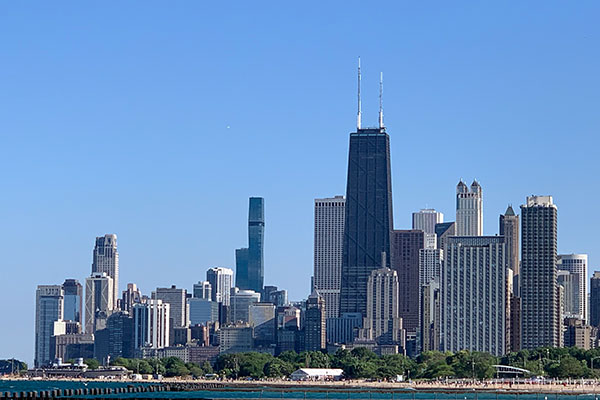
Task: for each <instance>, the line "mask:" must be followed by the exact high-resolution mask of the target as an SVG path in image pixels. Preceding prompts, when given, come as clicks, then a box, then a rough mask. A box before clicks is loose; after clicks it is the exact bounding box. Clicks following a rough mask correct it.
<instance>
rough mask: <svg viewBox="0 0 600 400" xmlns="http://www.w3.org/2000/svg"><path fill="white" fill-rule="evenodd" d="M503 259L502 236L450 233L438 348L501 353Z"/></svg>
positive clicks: (504, 272)
mask: <svg viewBox="0 0 600 400" xmlns="http://www.w3.org/2000/svg"><path fill="white" fill-rule="evenodd" d="M506 282H507V280H506V264H505V261H504V238H503V237H502V236H477V237H473V236H470V237H466V236H462V237H461V236H454V237H449V238H448V240H447V242H446V249H445V252H444V268H443V275H442V284H441V286H442V287H441V293H442V302H441V304H442V306H441V308H442V324H441V338H442V339H441V349H442V351H452V352H457V351H460V350H471V351H485V352H488V353H490V354H494V355H496V356H500V355H504V350H505V345H506V341H505V340H506V338H505V333H506V315H505V307H506V306H505V304H506Z"/></svg>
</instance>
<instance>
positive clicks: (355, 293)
mask: <svg viewBox="0 0 600 400" xmlns="http://www.w3.org/2000/svg"><path fill="white" fill-rule="evenodd" d="M358 76H359V78H358V79H359V103H358V104H359V105H358V121H357V129H356V132H353V133H351V134H350V150H349V155H348V181H347V186H346V222H345V223H346V225H345V230H344V243H343V259H342V280H341V293H340V313H348V312H360V313H362V314H363V315H365V313H366V307H367V280H368V279H369V276H370V274H371V271H373V270H375V269H379V268H381V267H383V266H384V265H381V264H382V259H383V260H385V263H386V266H389V265H390V254H391V251H390V232H391V230H392V183H391V171H390V138H389V136H388V134H387V133H386V131H385V127H384V126H383V113H382V109H381V107H380V117H379V127H378V128H366V129H363V128H361V117H360V113H361V111H360V62H359V69H358ZM380 104H381V103H380ZM382 253H385V257H382Z"/></svg>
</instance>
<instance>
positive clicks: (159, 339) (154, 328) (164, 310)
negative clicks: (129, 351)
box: [133, 300, 170, 349]
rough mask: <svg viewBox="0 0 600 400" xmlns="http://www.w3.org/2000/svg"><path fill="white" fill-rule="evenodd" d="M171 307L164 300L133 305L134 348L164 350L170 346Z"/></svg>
mask: <svg viewBox="0 0 600 400" xmlns="http://www.w3.org/2000/svg"><path fill="white" fill-rule="evenodd" d="M169 311H170V307H169V304H168V303H163V301H162V300H148V301H147V302H146V303H138V304H134V305H133V330H134V335H133V336H134V347H135V348H136V349H139V348H142V347H146V348H153V349H162V348H164V347H167V346H169V328H170V324H169V318H170V313H169Z"/></svg>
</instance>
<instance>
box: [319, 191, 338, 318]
mask: <svg viewBox="0 0 600 400" xmlns="http://www.w3.org/2000/svg"><path fill="white" fill-rule="evenodd" d="M345 213H346V199H345V198H344V196H335V197H333V198H325V199H315V238H314V240H315V243H314V274H313V276H314V286H315V287H314V288H315V289H317V291H318V292H319V293H320V294H321V296H323V298H324V299H325V314H326V316H327V318H335V317H337V316H338V315H339V311H340V286H341V279H342V255H343V248H344V245H343V244H344V221H345V218H346V215H345Z"/></svg>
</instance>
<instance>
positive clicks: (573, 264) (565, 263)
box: [556, 254, 588, 320]
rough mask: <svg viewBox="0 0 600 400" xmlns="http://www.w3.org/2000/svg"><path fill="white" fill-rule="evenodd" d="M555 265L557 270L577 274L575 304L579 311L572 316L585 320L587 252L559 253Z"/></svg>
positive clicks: (586, 307)
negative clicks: (576, 297)
mask: <svg viewBox="0 0 600 400" xmlns="http://www.w3.org/2000/svg"><path fill="white" fill-rule="evenodd" d="M556 267H557V268H558V269H559V270H563V271H568V272H570V273H571V274H577V277H578V279H579V284H578V285H577V287H578V290H579V297H578V299H577V304H578V306H579V311H578V312H577V314H576V315H573V317H576V318H579V319H583V320H586V319H587V311H588V299H587V293H588V286H587V276H588V255H587V254H559V255H558V260H557V264H556Z"/></svg>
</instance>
